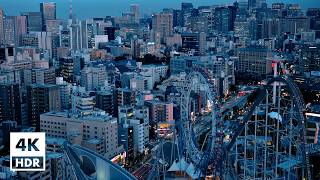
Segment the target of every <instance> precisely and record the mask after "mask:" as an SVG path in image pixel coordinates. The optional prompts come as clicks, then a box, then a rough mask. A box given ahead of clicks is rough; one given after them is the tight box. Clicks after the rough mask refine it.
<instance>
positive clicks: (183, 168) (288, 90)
mask: <svg viewBox="0 0 320 180" xmlns="http://www.w3.org/2000/svg"><path fill="white" fill-rule="evenodd" d="M275 67H277V64H275ZM275 67H274V69H275V74H274V76H273V77H271V78H269V79H268V81H267V83H265V84H264V85H261V86H260V87H259V88H258V89H257V96H256V97H255V100H254V101H253V102H252V103H251V104H250V105H249V106H247V107H246V108H245V109H244V114H243V116H242V118H237V119H235V120H225V119H224V117H223V116H224V115H223V114H222V112H221V111H220V109H221V105H220V103H218V101H217V98H216V94H215V90H214V81H213V78H212V77H211V76H210V73H208V71H207V70H206V69H204V68H198V69H195V70H194V71H193V72H191V73H190V74H189V75H188V76H187V77H186V78H185V82H184V87H182V88H181V104H180V120H178V121H176V127H175V128H174V134H175V137H176V138H174V140H173V142H172V143H173V144H175V145H176V146H177V147H178V148H177V149H178V155H177V156H176V157H177V158H176V159H175V161H173V162H171V164H169V165H168V164H166V167H164V164H165V163H163V162H162V163H159V162H160V160H161V159H162V156H161V154H159V153H158V154H157V155H155V159H158V160H157V161H156V163H155V164H154V168H153V171H154V172H157V173H151V174H150V179H157V178H161V179H166V177H167V176H169V175H168V174H170V173H171V175H172V172H174V174H173V175H174V176H181V177H189V178H190V177H191V178H193V179H201V178H211V179H308V180H311V179H312V173H311V170H310V169H311V163H310V161H309V156H310V155H311V154H312V153H319V152H320V151H319V150H320V148H319V147H318V146H316V145H314V144H307V142H306V122H307V119H306V118H307V117H306V115H305V107H306V105H305V103H304V100H303V97H302V94H301V92H300V90H299V88H298V87H297V85H296V84H295V83H294V82H293V80H292V79H291V78H290V77H289V76H287V75H285V74H280V73H278V72H277V69H276V68H275ZM200 91H202V92H205V94H206V98H207V100H208V102H209V103H210V104H211V107H210V109H211V113H210V115H209V117H208V118H209V119H210V121H209V122H210V127H211V128H210V130H209V131H208V132H207V135H206V136H205V141H206V142H204V144H203V145H200V144H199V142H198V140H197V138H196V137H197V134H196V133H197V132H195V131H194V119H193V118H191V114H193V112H192V110H191V109H192V108H191V104H192V103H190V102H191V97H190V93H191V92H200ZM159 159H160V160H159ZM162 160H163V159H162ZM177 172H179V173H177Z"/></svg>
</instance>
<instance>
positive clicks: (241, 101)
mask: <svg viewBox="0 0 320 180" xmlns="http://www.w3.org/2000/svg"><path fill="white" fill-rule="evenodd" d="M247 97H248V95H245V96H240V97H239V96H235V97H232V98H231V99H229V100H228V101H227V102H225V103H224V104H223V105H222V106H221V109H220V112H221V113H223V114H225V113H227V112H230V111H232V110H233V107H235V106H237V107H242V106H244V105H245V103H246V102H247ZM199 118H200V120H198V121H197V123H196V124H195V125H194V126H193V130H194V132H195V134H196V136H199V135H201V134H202V133H204V132H206V131H208V130H209V129H210V128H211V117H210V116H202V117H199Z"/></svg>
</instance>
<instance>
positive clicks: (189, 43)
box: [181, 32, 207, 55]
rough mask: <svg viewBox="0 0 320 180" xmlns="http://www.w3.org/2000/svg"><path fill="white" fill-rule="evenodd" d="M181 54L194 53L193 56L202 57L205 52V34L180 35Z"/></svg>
mask: <svg viewBox="0 0 320 180" xmlns="http://www.w3.org/2000/svg"><path fill="white" fill-rule="evenodd" d="M181 39H182V46H181V48H182V49H181V50H182V51H183V52H189V51H194V53H195V54H198V55H204V54H205V50H206V45H207V44H206V42H207V41H206V33H204V32H201V33H182V34H181Z"/></svg>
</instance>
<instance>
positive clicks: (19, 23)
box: [16, 16, 27, 46]
mask: <svg viewBox="0 0 320 180" xmlns="http://www.w3.org/2000/svg"><path fill="white" fill-rule="evenodd" d="M24 34H27V17H26V16H17V17H16V45H17V46H20V44H21V36H22V35H24Z"/></svg>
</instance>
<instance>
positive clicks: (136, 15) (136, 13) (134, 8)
mask: <svg viewBox="0 0 320 180" xmlns="http://www.w3.org/2000/svg"><path fill="white" fill-rule="evenodd" d="M130 10H131V13H132V15H133V19H134V22H135V23H139V18H140V13H139V5H138V4H131V6H130Z"/></svg>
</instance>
